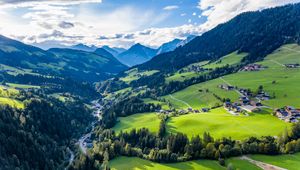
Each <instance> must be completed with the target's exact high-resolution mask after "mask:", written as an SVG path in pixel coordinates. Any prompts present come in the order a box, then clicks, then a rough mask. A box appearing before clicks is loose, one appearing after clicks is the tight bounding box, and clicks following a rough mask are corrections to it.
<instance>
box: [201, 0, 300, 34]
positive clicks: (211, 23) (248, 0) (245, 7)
mask: <svg viewBox="0 0 300 170" xmlns="http://www.w3.org/2000/svg"><path fill="white" fill-rule="evenodd" d="M296 2H300V0H200V2H199V6H198V7H199V8H200V9H201V11H203V12H202V15H203V16H205V17H207V22H206V23H205V24H203V25H202V27H204V28H205V29H211V28H213V27H215V26H217V25H218V24H220V23H224V22H227V21H228V20H230V19H232V18H234V17H235V16H237V15H238V14H240V13H243V12H248V11H256V10H262V9H266V8H270V7H275V6H280V5H285V4H288V3H296Z"/></svg>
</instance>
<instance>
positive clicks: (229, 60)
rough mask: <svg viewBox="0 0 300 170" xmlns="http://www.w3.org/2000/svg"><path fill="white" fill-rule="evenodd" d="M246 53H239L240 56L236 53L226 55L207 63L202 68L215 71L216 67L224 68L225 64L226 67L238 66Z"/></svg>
mask: <svg viewBox="0 0 300 170" xmlns="http://www.w3.org/2000/svg"><path fill="white" fill-rule="evenodd" d="M246 55H247V54H246V53H241V54H237V52H233V53H231V54H228V55H226V56H224V57H222V58H221V59H219V60H217V61H215V62H213V63H209V64H207V65H205V66H203V68H208V69H215V68H217V67H219V68H220V67H224V66H226V65H227V64H228V65H234V64H238V63H240V62H241V60H242V59H243V58H244V57H245V56H246Z"/></svg>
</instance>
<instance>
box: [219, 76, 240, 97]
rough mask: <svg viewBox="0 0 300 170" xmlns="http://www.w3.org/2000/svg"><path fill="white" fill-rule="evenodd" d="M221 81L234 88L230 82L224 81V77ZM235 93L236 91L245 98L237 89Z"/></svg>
mask: <svg viewBox="0 0 300 170" xmlns="http://www.w3.org/2000/svg"><path fill="white" fill-rule="evenodd" d="M220 79H221V80H222V81H223V82H224V83H226V84H227V85H228V86H232V85H231V84H230V83H229V82H228V81H226V80H224V78H223V77H220ZM234 91H236V92H237V93H238V94H239V95H241V96H244V95H243V94H242V93H241V92H239V91H238V90H237V89H235V90H234Z"/></svg>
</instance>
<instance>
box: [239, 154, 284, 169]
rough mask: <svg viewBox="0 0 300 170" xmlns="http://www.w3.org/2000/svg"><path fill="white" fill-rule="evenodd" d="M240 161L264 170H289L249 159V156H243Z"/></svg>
mask: <svg viewBox="0 0 300 170" xmlns="http://www.w3.org/2000/svg"><path fill="white" fill-rule="evenodd" d="M240 159H241V160H246V161H248V162H250V163H252V164H254V165H256V166H258V167H260V168H262V169H263V170H288V169H285V168H281V167H279V166H275V165H272V164H268V163H265V162H261V161H256V160H254V159H251V158H249V157H248V156H242V157H240Z"/></svg>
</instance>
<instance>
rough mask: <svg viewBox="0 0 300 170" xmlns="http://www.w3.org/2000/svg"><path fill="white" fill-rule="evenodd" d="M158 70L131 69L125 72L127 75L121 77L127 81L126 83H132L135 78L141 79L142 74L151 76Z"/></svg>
mask: <svg viewBox="0 0 300 170" xmlns="http://www.w3.org/2000/svg"><path fill="white" fill-rule="evenodd" d="M157 72H158V71H157V70H151V71H144V72H139V71H138V70H137V69H131V70H128V71H126V72H125V73H126V74H127V75H126V76H125V77H122V78H120V80H122V81H124V82H126V83H130V82H132V81H134V80H138V79H139V76H138V74H139V75H141V76H151V75H153V74H155V73H157Z"/></svg>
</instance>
